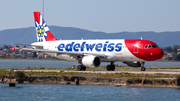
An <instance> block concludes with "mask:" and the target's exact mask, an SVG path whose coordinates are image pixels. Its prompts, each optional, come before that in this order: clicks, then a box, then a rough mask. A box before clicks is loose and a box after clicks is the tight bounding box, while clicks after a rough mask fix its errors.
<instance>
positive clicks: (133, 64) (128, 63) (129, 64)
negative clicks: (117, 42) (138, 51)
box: [123, 61, 141, 67]
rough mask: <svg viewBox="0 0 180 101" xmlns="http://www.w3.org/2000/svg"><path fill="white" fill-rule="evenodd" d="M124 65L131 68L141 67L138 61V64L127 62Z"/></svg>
mask: <svg viewBox="0 0 180 101" xmlns="http://www.w3.org/2000/svg"><path fill="white" fill-rule="evenodd" d="M123 63H125V64H127V65H128V66H131V67H141V63H140V62H139V61H137V62H136V61H125V62H123Z"/></svg>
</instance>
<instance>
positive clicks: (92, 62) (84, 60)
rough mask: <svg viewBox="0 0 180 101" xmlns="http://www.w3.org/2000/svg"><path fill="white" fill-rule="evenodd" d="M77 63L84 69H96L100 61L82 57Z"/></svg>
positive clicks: (90, 57) (94, 58)
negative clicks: (84, 67)
mask: <svg viewBox="0 0 180 101" xmlns="http://www.w3.org/2000/svg"><path fill="white" fill-rule="evenodd" d="M79 63H80V64H82V65H84V66H86V67H98V66H100V64H101V59H100V58H99V57H96V56H84V57H82V59H81V61H79Z"/></svg>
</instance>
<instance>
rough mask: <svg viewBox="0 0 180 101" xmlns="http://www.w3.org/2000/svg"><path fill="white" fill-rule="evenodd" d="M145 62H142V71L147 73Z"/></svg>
mask: <svg viewBox="0 0 180 101" xmlns="http://www.w3.org/2000/svg"><path fill="white" fill-rule="evenodd" d="M144 63H145V62H144V61H142V62H141V71H146V68H145V67H144Z"/></svg>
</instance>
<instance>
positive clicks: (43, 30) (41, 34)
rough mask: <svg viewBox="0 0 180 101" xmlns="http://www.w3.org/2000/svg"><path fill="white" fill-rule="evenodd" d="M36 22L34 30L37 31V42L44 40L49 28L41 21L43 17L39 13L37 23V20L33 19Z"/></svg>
mask: <svg viewBox="0 0 180 101" xmlns="http://www.w3.org/2000/svg"><path fill="white" fill-rule="evenodd" d="M35 23H36V31H37V33H36V34H37V36H38V40H39V42H41V41H46V38H45V37H47V32H48V31H49V28H48V27H47V24H46V23H45V22H44V23H43V18H42V16H41V15H40V19H39V23H38V22H37V21H35Z"/></svg>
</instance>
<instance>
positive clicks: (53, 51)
mask: <svg viewBox="0 0 180 101" xmlns="http://www.w3.org/2000/svg"><path fill="white" fill-rule="evenodd" d="M18 45H20V44H18ZM21 45H25V44H21ZM25 46H27V45H25ZM28 46H35V47H36V45H28ZM39 47H42V46H39ZM12 49H13V50H14V49H21V50H26V51H34V52H43V53H57V54H67V55H76V56H85V55H94V56H98V57H101V58H105V57H106V55H104V54H102V53H98V54H97V53H84V52H66V51H55V50H44V49H29V48H19V47H13V46H12Z"/></svg>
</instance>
